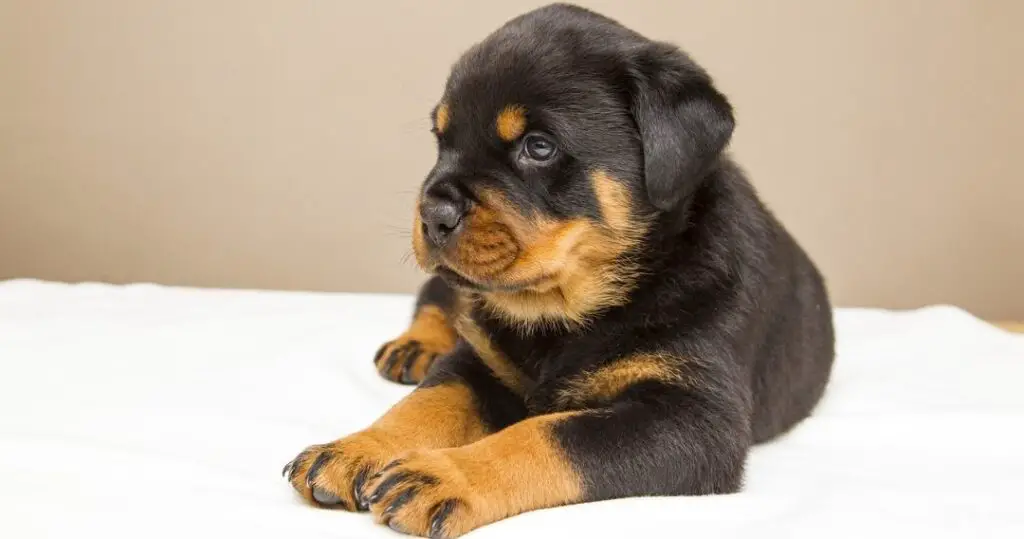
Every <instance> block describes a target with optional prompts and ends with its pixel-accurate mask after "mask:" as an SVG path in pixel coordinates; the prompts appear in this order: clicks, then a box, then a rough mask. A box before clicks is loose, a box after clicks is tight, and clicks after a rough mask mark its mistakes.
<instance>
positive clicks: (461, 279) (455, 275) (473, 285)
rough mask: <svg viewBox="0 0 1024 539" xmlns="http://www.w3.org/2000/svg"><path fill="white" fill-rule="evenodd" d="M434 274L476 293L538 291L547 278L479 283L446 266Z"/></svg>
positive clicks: (456, 286)
mask: <svg viewBox="0 0 1024 539" xmlns="http://www.w3.org/2000/svg"><path fill="white" fill-rule="evenodd" d="M433 272H434V273H435V274H436V275H437V276H438V277H441V279H443V280H444V281H445V282H446V283H448V284H449V285H450V286H452V287H455V288H461V289H463V290H468V291H474V292H510V293H511V292H526V291H536V289H537V288H538V287H539V286H541V285H543V284H544V282H545V281H547V280H548V279H546V278H536V279H530V280H528V281H522V282H514V283H504V282H502V283H498V282H479V281H475V280H473V279H470V278H469V277H466V276H465V275H463V274H461V273H459V272H458V271H456V270H454V269H452V268H451V267H449V266H446V265H438V266H436V267H435V268H434V270H433Z"/></svg>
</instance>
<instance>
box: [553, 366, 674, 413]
mask: <svg viewBox="0 0 1024 539" xmlns="http://www.w3.org/2000/svg"><path fill="white" fill-rule="evenodd" d="M684 361H685V360H683V359H682V358H678V357H674V356H670V355H667V354H638V355H633V356H628V357H625V358H622V359H619V360H617V361H614V362H612V363H609V364H606V365H603V366H601V367H600V368H598V369H597V370H595V371H592V372H585V373H582V374H580V375H578V376H576V377H574V378H572V379H571V380H569V382H568V383H567V384H566V385H565V387H564V388H563V389H561V390H560V391H559V392H558V393H557V395H556V396H555V404H556V405H557V406H558V407H559V408H577V407H583V406H595V405H598V404H600V403H604V402H609V401H611V400H613V399H614V398H615V397H617V396H619V394H621V393H622V392H623V391H625V390H626V389H628V388H630V387H632V386H633V385H635V384H637V383H639V382H646V381H657V382H662V383H666V384H674V385H685V384H687V383H689V380H688V378H687V376H686V374H685V372H684V371H683V369H681V368H680V365H681V364H682V363H683V362H684Z"/></svg>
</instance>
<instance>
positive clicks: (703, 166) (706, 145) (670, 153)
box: [628, 43, 735, 211]
mask: <svg viewBox="0 0 1024 539" xmlns="http://www.w3.org/2000/svg"><path fill="white" fill-rule="evenodd" d="M628 71H629V77H630V98H631V102H632V103H631V108H632V113H633V119H634V121H635V122H636V125H637V127H638V128H639V130H640V138H641V141H642V143H643V151H644V177H645V182H646V187H647V196H648V198H649V199H650V201H651V203H652V204H653V205H654V206H655V207H656V208H658V209H660V210H662V211H668V210H671V209H673V208H675V207H676V205H677V204H678V203H679V201H680V200H683V199H684V198H686V197H688V196H689V195H690V194H691V193H692V192H693V190H694V189H695V188H696V187H697V185H699V184H700V182H701V180H703V179H704V176H705V175H706V174H707V172H708V171H709V170H710V168H711V167H712V166H713V165H714V164H715V163H716V162H717V160H718V157H719V155H720V154H721V152H722V150H723V149H725V146H726V144H728V143H729V139H730V138H731V137H732V130H733V126H734V124H735V122H734V120H733V115H732V106H731V105H729V102H728V100H726V98H725V96H723V95H722V94H720V93H718V91H717V90H715V88H714V86H713V85H712V82H711V78H710V77H708V75H707V73H705V72H704V70H703V69H701V68H700V67H699V66H698V65H697V64H695V63H694V62H693V61H692V60H690V58H689V57H687V56H686V55H685V54H684V53H683V52H682V51H680V50H679V49H677V48H676V47H674V46H672V45H669V44H667V43H652V44H646V45H644V46H643V47H641V48H640V49H639V50H638V51H637V53H636V54H634V55H632V59H631V63H630V66H629V70H628Z"/></svg>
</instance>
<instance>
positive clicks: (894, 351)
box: [0, 281, 1024, 539]
mask: <svg viewBox="0 0 1024 539" xmlns="http://www.w3.org/2000/svg"><path fill="white" fill-rule="evenodd" d="M411 305H412V298H411V297H407V296H388V295H348V294H297V293H272V292H250V291H223V290H196V289H182V288H167V287H158V286H152V285H136V286H127V287H114V286H107V285H96V284H83V285H74V286H69V285H61V284H54V283H43V282H36V281H10V282H6V283H0V537H4V538H10V539H20V538H35V537H62V538H63V537H68V538H72V537H73V538H83V537H108V538H113V537H117V538H120V537H125V538H127V537H131V538H136V537H149V538H154V537H161V538H162V537H245V538H247V539H260V538H270V537H275V538H276V537H302V538H303V539H311V538H317V537H325V538H326V537H366V538H372V537H398V535H397V534H395V533H394V532H391V531H390V530H388V529H386V528H381V527H379V526H376V525H373V524H372V522H371V519H370V517H368V516H366V515H365V514H362V515H355V514H349V513H344V512H341V511H330V510H321V509H314V508H311V507H307V506H306V505H304V504H302V503H301V502H300V501H299V500H298V499H297V497H296V496H295V495H294V494H293V492H292V490H291V488H290V487H289V486H288V485H287V484H286V483H285V481H284V480H283V479H281V477H280V470H281V467H282V466H283V465H284V463H285V462H287V461H288V460H289V459H291V458H292V456H294V455H295V454H296V453H297V452H298V451H299V450H300V449H302V448H303V447H304V446H306V445H308V444H310V443H314V442H321V441H328V440H331V439H334V438H337V437H339V436H341V435H343V434H346V433H348V432H350V431H353V430H355V429H358V428H361V427H363V426H365V425H366V424H367V423H368V422H370V421H372V420H373V419H374V418H376V417H377V416H378V415H379V414H380V413H381V412H383V411H384V410H385V409H386V408H387V407H388V406H389V405H390V404H391V403H392V402H394V401H395V400H397V399H398V398H399V397H401V396H402V395H403V394H405V393H406V392H407V391H408V389H407V388H404V387H401V386H397V385H393V384H389V383H387V382H384V381H383V380H381V379H380V378H378V377H377V375H376V373H375V372H374V370H373V367H372V365H371V357H372V354H373V352H374V351H375V349H376V348H377V346H378V345H379V344H380V343H382V342H383V341H384V340H385V339H387V338H390V337H392V336H394V335H396V334H397V333H398V332H399V331H401V330H402V329H403V326H404V325H405V323H406V321H407V319H408V316H409V309H410V308H411ZM836 320H837V333H838V347H839V357H838V360H837V364H836V368H835V372H834V376H833V382H832V384H831V386H830V388H829V390H828V392H827V395H826V398H825V400H824V401H823V402H822V403H821V405H820V406H819V408H818V410H817V413H816V415H815V416H813V417H812V418H810V419H808V420H807V421H805V422H804V423H803V424H801V425H800V426H799V427H798V428H797V429H796V430H794V431H793V432H792V433H791V434H790V435H788V436H786V437H785V438H783V439H781V440H779V441H777V442H775V443H772V444H770V445H767V446H763V447H759V448H757V449H755V451H754V452H753V454H752V455H751V457H750V461H749V466H748V474H747V481H746V488H745V490H744V491H743V492H742V493H740V494H735V495H729V496H710V497H701V498H682V497H680V498H658V499H630V500H616V501H608V502H601V503H594V504H583V505H578V506H573V507H567V508H559V509H551V510H545V511H538V512H534V513H529V514H526V515H522V516H519V517H515V518H511V519H508V520H506V521H503V522H500V523H497V524H494V525H491V526H488V527H485V528H483V529H481V530H479V531H477V532H475V533H473V534H471V537H474V538H475V537H479V538H480V539H484V538H499V537H516V538H521V537H534V536H536V537H623V536H628V537H635V538H642V537H657V536H664V537H716V538H718V537H751V536H756V537H759V538H764V537H876V536H882V537H890V536H892V537H895V536H900V537H918V536H921V537H1017V538H1020V537H1024V392H1022V390H1021V387H1022V385H1024V337H1020V336H1016V335H1011V334H1009V333H1006V332H1003V331H1001V330H998V329H995V328H993V327H992V326H989V325H987V324H984V323H983V322H981V321H979V320H977V319H975V318H973V317H971V316H970V315H968V314H966V313H965V312H963V311H960V310H958V309H955V308H951V307H932V308H928V309H923V310H919V311H912V312H898V313H897V312H884V311H874V310H840V311H839V312H838V313H837V315H836Z"/></svg>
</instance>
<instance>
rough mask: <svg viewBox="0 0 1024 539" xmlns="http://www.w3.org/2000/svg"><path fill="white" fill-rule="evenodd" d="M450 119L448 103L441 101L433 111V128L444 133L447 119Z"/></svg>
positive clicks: (446, 127)
mask: <svg viewBox="0 0 1024 539" xmlns="http://www.w3.org/2000/svg"><path fill="white" fill-rule="evenodd" d="M450 119H451V109H449V108H448V103H441V104H440V105H438V106H437V110H436V111H434V129H436V130H437V132H438V133H444V130H445V129H448V121H449V120H450Z"/></svg>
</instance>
